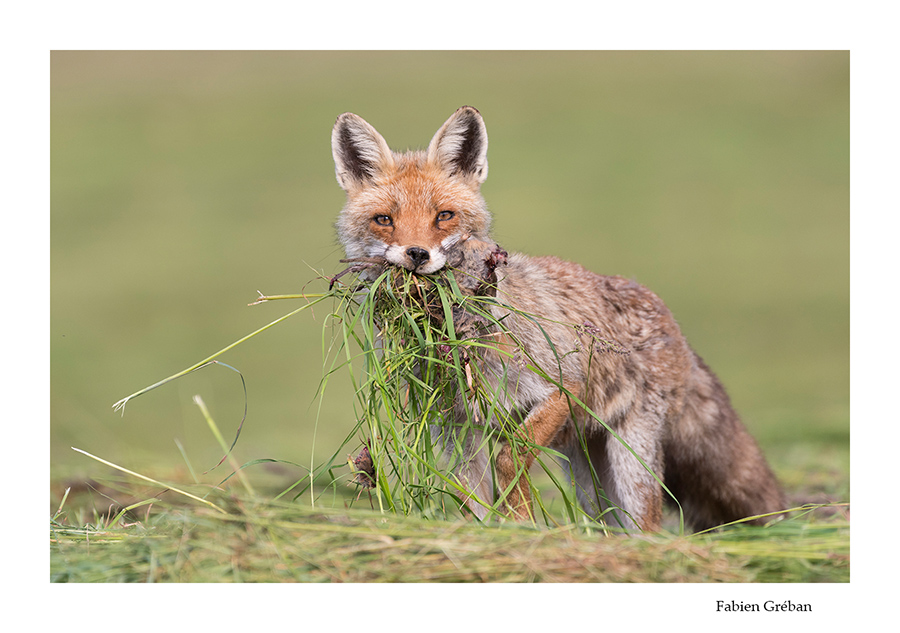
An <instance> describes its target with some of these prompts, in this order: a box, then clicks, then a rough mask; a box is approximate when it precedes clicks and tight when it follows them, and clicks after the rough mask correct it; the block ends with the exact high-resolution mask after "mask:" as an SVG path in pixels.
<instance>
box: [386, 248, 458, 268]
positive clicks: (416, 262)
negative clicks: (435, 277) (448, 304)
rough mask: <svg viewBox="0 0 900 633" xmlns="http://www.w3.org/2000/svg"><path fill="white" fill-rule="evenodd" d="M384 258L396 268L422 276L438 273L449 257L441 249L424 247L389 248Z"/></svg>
mask: <svg viewBox="0 0 900 633" xmlns="http://www.w3.org/2000/svg"><path fill="white" fill-rule="evenodd" d="M384 258H385V259H386V260H388V262H389V263H391V264H393V265H394V266H400V267H401V268H406V269H407V270H409V271H412V272H414V273H419V274H422V275H429V274H431V273H436V272H437V271H439V270H440V269H441V268H443V267H444V264H446V263H447V257H446V255H444V254H443V253H442V252H441V250H440V249H427V248H424V247H422V246H402V245H393V246H388V247H387V250H386V251H385V253H384Z"/></svg>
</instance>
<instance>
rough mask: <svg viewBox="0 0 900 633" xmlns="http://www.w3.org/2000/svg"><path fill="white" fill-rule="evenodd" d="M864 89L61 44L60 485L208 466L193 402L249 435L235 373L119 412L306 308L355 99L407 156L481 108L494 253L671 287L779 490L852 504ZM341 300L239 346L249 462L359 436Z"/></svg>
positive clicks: (243, 448) (732, 61)
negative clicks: (121, 472)
mask: <svg viewBox="0 0 900 633" xmlns="http://www.w3.org/2000/svg"><path fill="white" fill-rule="evenodd" d="M849 83H850V66H849V54H848V53H846V52H747V53H744V52H727V53H719V52H672V53H667V52H618V53H604V52H301V53H288V52H253V53H244V52H127V53H122V52H54V53H53V54H52V56H51V236H50V239H51V328H50V337H51V359H50V362H51V389H50V391H51V421H50V423H51V446H50V457H51V479H52V480H53V481H60V480H63V479H71V478H86V477H91V476H94V475H95V474H96V473H100V472H105V471H106V468H105V467H103V466H101V465H99V464H97V463H96V462H93V461H92V460H89V459H87V458H85V457H84V456H82V455H79V454H77V453H75V452H74V451H72V450H71V449H70V447H72V446H75V447H78V448H81V449H84V450H87V451H89V452H91V453H94V454H96V455H99V456H102V457H104V458H106V459H109V460H111V461H113V462H116V463H119V464H122V465H124V466H126V467H132V468H139V469H140V468H145V469H146V468H151V469H154V470H155V471H156V472H159V471H160V470H170V469H178V468H179V467H180V465H182V464H183V463H184V461H183V458H182V456H181V453H180V452H179V450H178V448H177V447H176V444H175V440H176V439H177V440H178V441H179V442H181V443H182V445H183V446H184V449H185V451H186V453H187V454H188V456H189V458H190V459H191V461H192V462H193V463H194V466H195V468H198V469H201V470H205V469H206V468H209V467H210V466H212V465H213V464H214V463H215V462H216V461H217V460H218V458H219V457H220V456H221V451H220V450H219V449H218V448H217V447H216V445H215V442H214V441H213V440H212V438H211V436H210V433H209V430H208V429H207V427H206V424H205V422H204V420H203V418H202V416H201V414H200V412H199V410H198V409H197V407H196V406H195V405H194V404H193V402H192V400H191V398H192V396H193V395H194V394H200V395H202V396H203V398H204V399H205V401H206V402H207V404H208V405H209V407H210V409H211V411H212V414H213V415H214V416H215V418H216V420H217V422H218V423H219V425H220V426H221V427H222V429H223V432H224V433H225V434H226V435H228V437H229V438H230V437H231V436H232V435H233V432H234V429H235V428H236V425H237V423H238V421H239V420H240V418H241V415H242V413H243V406H244V394H243V390H242V389H241V384H240V379H239V378H238V376H237V375H236V374H234V373H232V372H230V371H227V370H224V369H222V368H221V367H212V368H208V369H205V370H203V371H202V372H197V373H194V374H192V375H190V376H188V377H186V378H184V379H181V380H179V381H177V382H175V383H171V384H169V385H167V386H165V387H163V388H160V389H157V390H156V391H153V392H151V393H149V394H147V395H144V396H141V397H140V398H138V399H135V400H133V401H131V402H130V403H129V404H128V406H127V409H126V412H125V415H124V417H122V416H120V415H119V414H117V413H114V412H113V410H112V408H111V405H112V404H113V403H114V402H115V401H117V400H119V399H120V398H123V397H124V396H127V395H128V394H130V393H133V392H135V391H137V390H138V389H140V388H142V387H144V386H147V385H149V384H151V383H153V382H155V381H157V380H159V379H161V378H164V377H166V376H169V375H171V374H173V373H175V372H177V371H179V370H181V369H184V368H186V367H188V366H190V365H192V364H194V363H195V362H197V361H199V360H201V359H203V358H205V357H207V356H208V355H210V354H211V353H213V352H215V351H217V350H219V349H220V348H222V347H224V346H225V345H227V344H229V343H231V342H233V341H235V340H237V339H238V338H240V337H241V336H243V335H245V334H247V333H249V332H251V331H253V330H254V329H256V328H258V327H260V326H262V325H264V324H266V323H268V322H269V321H271V320H273V319H275V318H276V317H278V316H280V315H282V314H285V313H287V312H288V311H290V310H291V309H293V308H294V307H296V305H298V304H295V303H286V302H274V303H270V304H266V305H261V306H255V307H247V306H246V304H247V303H248V302H250V301H252V300H253V299H254V298H255V295H256V290H257V289H258V290H261V291H263V292H265V293H270V294H279V293H290V292H299V291H302V290H306V291H309V292H318V291H321V290H322V289H323V288H324V287H325V284H323V283H321V282H319V281H315V278H316V271H324V272H325V273H326V274H333V273H334V272H336V271H337V270H339V269H340V268H342V266H340V265H339V264H338V262H337V260H338V259H339V258H340V256H341V252H340V249H339V247H338V246H337V244H336V242H335V236H334V229H333V223H334V220H335V218H336V216H337V213H338V211H339V210H340V208H341V206H342V204H343V192H342V191H341V190H340V189H339V187H338V186H337V183H336V182H335V180H334V168H333V163H332V159H331V149H330V134H331V127H332V124H333V122H334V120H335V118H336V117H337V116H338V115H339V114H340V113H342V112H345V111H352V112H355V113H357V114H359V115H361V116H363V117H364V118H366V119H367V120H368V121H369V122H370V123H372V124H373V125H374V126H375V127H376V128H377V129H378V130H379V131H380V132H381V133H382V134H383V135H384V136H385V138H386V139H387V140H388V142H389V143H390V144H391V145H392V146H393V147H395V148H398V149H404V148H407V147H421V146H424V145H426V144H427V143H428V141H429V140H430V138H431V136H432V134H433V133H434V132H435V131H436V130H437V128H438V127H439V126H440V125H441V124H442V123H443V121H444V120H445V119H446V118H447V117H448V116H449V115H450V114H451V113H452V112H453V111H454V110H455V109H456V108H457V107H459V106H461V105H473V106H475V107H477V108H478V109H479V110H480V111H481V113H482V114H483V115H484V117H485V121H486V123H487V127H488V134H489V138H490V151H489V160H490V176H489V178H488V180H487V182H486V183H485V185H484V189H483V191H484V194H485V197H486V199H487V201H488V205H489V207H490V208H491V210H492V211H493V213H494V216H495V231H494V235H495V238H496V239H497V240H498V242H499V243H500V244H502V245H503V246H504V247H506V248H507V249H509V250H516V251H523V252H527V253H531V254H555V255H559V256H563V257H566V258H568V259H571V260H574V261H577V262H579V263H581V264H583V265H585V266H587V267H588V268H591V269H593V270H595V271H597V272H600V273H605V274H618V275H624V276H627V277H631V278H634V279H636V280H638V281H639V282H641V283H643V284H645V285H647V286H649V287H650V288H652V289H653V290H654V291H655V292H657V293H658V294H659V295H660V296H662V297H663V299H664V300H665V301H666V302H667V303H668V305H669V306H670V308H671V309H672V311H673V312H674V314H675V316H676V318H677V319H678V320H679V322H680V323H681V326H682V328H683V330H684V332H685V333H686V334H687V336H688V338H689V340H690V341H691V343H692V345H693V346H694V348H695V349H696V350H697V351H698V352H699V353H700V354H701V355H702V356H703V357H704V358H705V359H706V360H707V362H708V363H709V364H710V365H711V366H712V367H713V368H714V370H715V371H716V372H717V373H718V374H719V375H720V377H721V378H722V380H723V381H724V383H725V384H726V386H727V387H728V389H729V392H730V393H731V395H732V398H733V400H734V403H735V405H736V407H737V408H738V410H739V412H741V414H742V415H743V417H744V419H745V421H746V423H747V425H748V426H749V427H750V429H751V431H752V432H753V433H754V434H755V435H756V436H757V438H758V439H759V440H760V443H761V444H762V445H763V447H764V448H765V449H766V451H767V453H768V454H769V455H770V456H771V459H772V461H773V465H774V467H775V470H776V471H777V472H778V473H779V475H781V476H782V478H784V479H786V480H787V481H786V483H788V485H789V486H792V485H793V486H796V485H800V484H802V482H801V481H798V479H799V478H802V477H810V476H811V475H810V473H811V472H813V473H815V472H821V473H823V476H824V477H826V478H828V477H836V478H838V479H841V480H844V482H845V483H844V484H842V485H840V486H839V487H840V489H841V491H842V492H843V493H845V494H848V491H846V478H847V477H848V476H849V455H848V452H849V373H850V370H849V307H850V277H849V274H850V271H849V161H850V147H849V144H850V129H849V110H850V96H849V89H850V87H849ZM310 282H312V283H310ZM326 316H327V308H322V309H321V310H320V309H316V310H315V313H314V314H313V313H309V312H307V313H302V314H300V315H298V316H295V317H293V318H292V319H291V320H288V321H287V322H285V323H283V324H281V325H279V326H277V327H276V328H273V329H272V330H269V331H267V332H265V333H263V334H261V335H260V336H258V337H256V338H254V339H252V340H251V341H249V342H247V343H245V344H243V345H242V346H240V347H238V348H237V349H236V350H234V351H233V352H230V353H229V354H227V355H226V356H224V357H223V358H222V360H223V361H224V362H226V363H229V364H230V365H233V366H234V367H236V368H238V369H239V370H240V371H241V372H242V373H243V375H244V377H245V379H246V381H247V389H248V397H249V400H248V401H249V415H248V418H247V421H246V424H245V429H244V432H243V435H242V437H241V441H240V443H239V444H238V447H237V455H238V458H239V461H246V460H249V459H254V458H262V457H270V458H275V459H283V460H290V461H293V462H298V463H301V464H309V463H310V461H311V460H313V459H315V460H318V459H322V458H325V457H326V456H328V455H330V454H331V453H332V452H334V450H336V449H337V448H338V446H339V444H340V442H341V441H342V439H343V438H344V436H345V435H346V434H347V433H348V432H349V430H350V429H351V428H352V425H353V408H352V406H351V398H352V394H351V391H350V381H349V378H348V376H347V375H346V374H338V375H336V376H335V377H333V379H332V380H331V381H330V383H329V385H328V388H327V390H326V393H325V398H324V399H323V400H322V401H321V403H320V402H319V400H317V397H316V391H317V388H318V385H319V381H320V379H321V377H322V370H323V354H322V340H323V323H326V322H327V318H326ZM317 419H318V423H317ZM803 460H807V461H811V462H812V463H814V464H815V466H814V467H812V470H809V469H806V470H805V471H804V472H803V474H802V475H792V474H791V473H792V472H794V471H792V470H791V469H792V468H793V467H794V465H795V464H796V463H797V462H798V461H801V462H802V461H803ZM299 474H302V473H300V472H299V471H298V472H297V475H299ZM284 476H285V477H286V478H287V479H288V480H290V479H291V477H292V475H291V474H290V473H287V474H285V475H284ZM792 478H793V480H792Z"/></svg>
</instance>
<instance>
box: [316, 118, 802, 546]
mask: <svg viewBox="0 0 900 633" xmlns="http://www.w3.org/2000/svg"><path fill="white" fill-rule="evenodd" d="M332 150H333V155H334V160H335V172H336V176H337V180H338V183H339V184H340V185H341V187H342V188H343V189H344V190H345V191H346V193H347V202H346V205H345V206H344V209H343V211H342V212H341V215H340V218H339V220H338V223H337V229H338V236H339V239H340V241H341V243H342V245H343V246H344V248H345V250H346V253H347V257H348V258H383V259H384V260H386V261H387V262H388V263H389V264H390V265H393V266H398V267H402V268H406V269H408V270H410V271H412V272H414V273H416V274H431V273H435V272H437V271H439V270H441V269H442V268H444V267H445V266H447V265H448V254H449V253H452V252H453V250H454V249H460V248H466V247H467V246H466V245H467V244H475V243H480V242H481V243H483V242H490V237H489V231H490V225H491V216H490V214H489V213H488V211H487V206H486V204H485V201H484V199H483V197H482V196H481V192H480V187H481V185H482V184H483V183H484V180H485V178H486V177H487V131H486V128H485V125H484V121H483V119H482V117H481V115H480V114H479V112H478V111H477V110H475V109H474V108H471V107H463V108H460V109H459V110H457V111H456V112H455V113H454V114H453V115H452V116H451V117H450V118H449V119H448V120H447V121H446V122H445V123H444V125H443V126H442V127H441V128H440V129H439V130H438V132H437V133H436V134H435V135H434V137H433V138H432V140H431V142H430V144H429V145H428V148H427V149H426V150H424V151H415V152H407V153H395V152H393V151H391V150H390V148H389V147H388V145H387V143H386V142H385V140H384V139H383V138H382V137H381V135H380V134H379V133H378V132H377V131H376V130H375V129H374V128H373V127H372V126H371V125H369V124H368V123H366V122H365V121H364V120H363V119H361V118H360V117H358V116H356V115H354V114H350V113H347V114H343V115H341V116H340V117H339V118H338V120H337V122H336V124H335V127H334V130H333V133H332ZM496 298H497V300H498V301H497V304H496V306H495V307H493V308H492V311H493V312H494V316H495V317H496V318H497V319H498V321H501V322H502V323H503V325H504V328H505V332H501V333H499V338H498V340H497V341H496V342H497V346H496V347H495V348H494V349H493V350H492V349H491V348H490V347H487V348H485V350H484V351H483V352H481V353H480V354H479V357H478V362H480V363H481V364H482V365H483V367H482V372H481V373H482V374H483V375H484V376H486V377H487V379H488V380H491V381H493V384H492V385H491V387H492V388H494V389H496V390H497V391H496V392H498V393H502V394H503V399H504V402H503V403H502V404H503V406H504V407H506V409H507V410H509V411H514V412H516V413H517V415H518V416H519V417H520V418H521V424H520V426H519V429H518V431H517V432H518V433H519V435H520V436H521V438H522V439H523V440H524V441H525V442H530V443H532V445H538V446H545V447H552V448H553V449H555V450H556V451H558V452H560V453H561V454H562V455H564V456H565V459H564V460H563V466H564V468H565V469H566V471H567V472H568V474H569V476H570V478H571V480H572V482H573V485H574V486H575V489H576V492H577V494H578V497H579V500H580V502H581V504H582V506H583V507H584V508H585V511H586V512H588V513H589V514H591V515H592V516H597V517H599V516H601V515H603V516H612V517H614V518H615V521H616V522H618V524H620V525H621V526H622V527H625V528H630V529H633V528H638V529H643V530H657V529H659V527H660V521H661V517H662V506H663V500H664V497H663V490H662V486H661V485H660V479H662V480H663V481H664V482H665V484H666V487H667V488H668V489H669V490H670V491H671V492H672V493H673V494H674V496H675V497H676V498H677V499H678V501H679V503H680V504H681V505H682V507H683V508H684V510H685V515H686V518H687V520H688V522H689V523H691V524H692V525H693V527H695V528H697V529H704V528H708V527H713V526H715V525H719V524H722V523H726V522H730V521H734V520H738V519H741V518H744V517H750V516H757V515H764V514H772V513H777V512H778V511H779V510H780V509H782V508H783V507H784V500H783V496H782V493H781V490H780V488H779V486H778V483H777V481H776V480H775V477H774V476H773V474H772V472H771V470H770V468H769V466H768V464H767V463H766V461H765V458H764V457H763V455H762V453H761V451H760V450H759V447H758V446H757V444H756V443H755V441H754V440H753V439H752V437H751V436H750V434H749V433H748V432H747V430H746V429H745V427H744V425H743V424H742V423H741V421H740V419H739V417H738V416H737V414H736V413H735V411H734V409H733V408H732V406H731V403H730V401H729V398H728V395H727V393H726V392H725V390H724V388H723V387H722V385H721V383H720V382H719V380H718V378H717V377H716V376H715V375H714V374H713V373H712V371H711V370H710V369H709V368H708V367H707V366H706V364H705V363H704V362H703V360H702V359H701V358H700V357H699V356H698V355H697V354H696V353H695V352H694V351H693V350H692V349H691V348H690V346H689V345H688V343H687V341H686V340H685V338H684V336H683V335H682V333H681V331H680V329H679V327H678V325H677V323H676V322H675V319H674V318H673V316H672V314H671V313H670V312H669V310H668V308H667V307H666V306H665V304H664V303H663V302H662V300H661V299H659V297H657V296H656V295H655V294H653V293H652V292H650V291H649V290H647V289H646V288H644V287H643V286H641V285H639V284H637V283H635V282H633V281H630V280H627V279H623V278H621V277H608V276H601V275H597V274H595V273H592V272H590V271H588V270H586V269H584V268H583V267H581V266H579V265H578V264H575V263H571V262H567V261H564V260H561V259H557V258H555V257H528V256H525V255H520V254H516V253H513V254H511V255H510V256H509V258H508V263H507V265H506V266H505V267H504V268H503V269H502V271H501V270H499V269H498V271H497V284H496ZM526 315H528V316H526ZM531 315H533V317H537V318H533V317H532V316H531ZM516 347H517V348H519V349H520V350H521V352H522V354H523V355H525V356H527V357H528V358H529V359H530V360H531V362H533V363H534V364H536V365H537V366H538V367H542V368H546V369H547V371H545V372H543V377H542V376H541V375H539V374H538V373H536V372H535V371H533V370H530V369H528V368H527V366H526V364H525V363H517V362H514V357H515V353H509V350H510V349H512V348H516ZM502 352H504V353H502ZM511 358H513V360H512V361H511ZM548 375H553V376H556V377H557V378H556V379H555V380H548V379H547V378H546V376H548ZM451 426H452V425H451ZM467 446H469V447H470V451H469V453H468V454H467V455H465V456H464V459H463V460H462V463H461V464H460V466H459V468H458V469H457V471H458V472H457V474H458V476H459V478H460V480H461V481H462V482H463V483H464V484H465V485H466V486H467V487H468V488H469V490H470V491H471V492H472V497H471V498H470V500H469V501H468V502H467V505H468V506H469V508H470V509H471V510H472V512H473V513H474V514H476V515H477V516H479V517H484V516H486V514H487V510H486V509H485V507H484V506H485V505H486V504H490V503H492V502H493V499H494V493H495V485H496V488H497V489H498V490H501V491H510V492H509V493H508V494H507V495H506V497H505V498H504V499H503V503H504V504H505V509H506V511H507V513H508V514H509V515H510V516H512V517H514V518H517V519H527V518H529V517H530V516H531V502H530V488H529V487H528V484H527V482H526V481H524V478H523V477H522V472H523V470H527V468H528V466H530V464H531V462H532V461H533V459H534V454H533V453H529V452H527V451H525V452H522V450H521V449H520V448H513V447H512V446H511V445H506V446H504V447H503V448H502V449H501V450H500V452H499V454H498V455H497V457H496V462H495V468H494V469H492V468H491V464H490V459H489V458H490V456H489V455H487V454H486V451H484V450H479V449H478V448H477V447H478V446H479V442H478V441H477V437H476V438H475V439H474V440H472V441H469V442H468V443H467ZM523 465H524V468H523ZM494 475H496V479H497V481H496V482H495V481H494ZM756 521H757V522H762V521H764V519H763V518H759V519H756Z"/></svg>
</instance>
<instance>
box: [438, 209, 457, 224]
mask: <svg viewBox="0 0 900 633" xmlns="http://www.w3.org/2000/svg"><path fill="white" fill-rule="evenodd" d="M454 215H456V214H455V213H453V211H441V212H440V213H438V214H437V219H438V222H441V221H443V220H449V219H450V218H452V217H453V216H454Z"/></svg>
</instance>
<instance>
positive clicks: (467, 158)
mask: <svg viewBox="0 0 900 633" xmlns="http://www.w3.org/2000/svg"><path fill="white" fill-rule="evenodd" d="M487 146H488V139H487V128H486V127H485V125H484V119H482V118H481V114H480V113H479V112H478V110H476V109H475V108H473V107H471V106H463V107H461V108H460V109H459V110H457V111H456V112H454V113H453V116H451V117H450V118H449V119H447V121H446V123H444V125H442V126H441V129H439V130H438V131H437V134H435V135H434V138H433V139H431V143H430V144H429V145H428V160H429V161H432V162H435V163H437V164H438V165H440V166H441V168H442V169H443V170H444V171H445V172H447V173H448V174H451V175H453V174H460V175H461V176H463V177H464V178H468V177H473V178H475V180H476V181H477V182H478V184H479V185H480V184H481V183H483V182H484V180H485V178H487V172H488V164H487Z"/></svg>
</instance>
